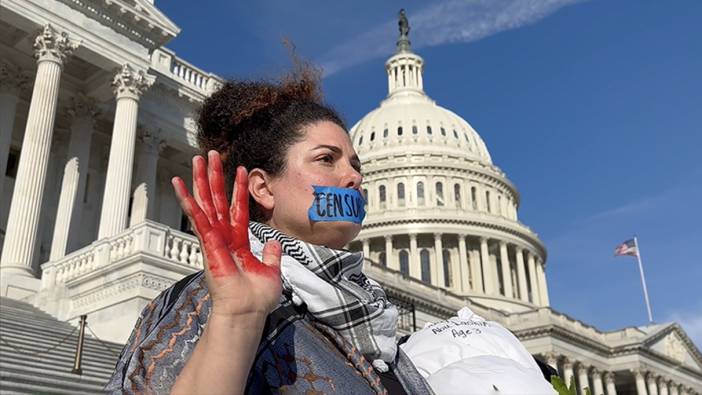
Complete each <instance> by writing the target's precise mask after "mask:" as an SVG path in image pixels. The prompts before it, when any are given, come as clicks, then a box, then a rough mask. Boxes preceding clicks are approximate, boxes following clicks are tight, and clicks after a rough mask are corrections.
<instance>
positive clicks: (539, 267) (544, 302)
mask: <svg viewBox="0 0 702 395" xmlns="http://www.w3.org/2000/svg"><path fill="white" fill-rule="evenodd" d="M545 266H546V265H545V264H544V262H542V261H541V259H539V260H538V262H536V275H537V277H538V282H539V299H540V300H541V306H549V305H550V303H549V301H548V285H547V284H546V273H545V272H544V270H545Z"/></svg>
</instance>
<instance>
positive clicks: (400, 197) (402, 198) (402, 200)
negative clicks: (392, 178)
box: [397, 183, 405, 207]
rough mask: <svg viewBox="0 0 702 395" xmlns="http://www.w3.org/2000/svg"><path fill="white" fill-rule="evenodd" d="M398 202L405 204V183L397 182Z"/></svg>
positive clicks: (402, 205)
mask: <svg viewBox="0 0 702 395" xmlns="http://www.w3.org/2000/svg"><path fill="white" fill-rule="evenodd" d="M397 204H398V206H401V207H404V206H405V184H403V183H399V184H397Z"/></svg>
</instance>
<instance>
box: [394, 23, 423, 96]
mask: <svg viewBox="0 0 702 395" xmlns="http://www.w3.org/2000/svg"><path fill="white" fill-rule="evenodd" d="M398 25H399V30H400V38H399V39H398V40H397V50H396V52H395V55H393V56H392V57H391V58H390V59H388V61H387V62H385V70H386V71H387V73H388V97H390V96H393V95H395V94H398V93H409V94H420V95H424V88H423V80H422V72H423V68H424V60H422V58H421V57H420V56H419V55H417V54H415V53H413V52H412V48H411V47H410V40H409V31H410V27H409V21H408V20H407V16H406V15H405V10H404V9H402V10H400V16H399V22H398Z"/></svg>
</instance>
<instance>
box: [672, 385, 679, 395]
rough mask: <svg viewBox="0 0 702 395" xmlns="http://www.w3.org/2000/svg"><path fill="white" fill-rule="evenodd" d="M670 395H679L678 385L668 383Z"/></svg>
mask: <svg viewBox="0 0 702 395" xmlns="http://www.w3.org/2000/svg"><path fill="white" fill-rule="evenodd" d="M670 395H680V391H678V385H677V384H675V383H672V382H671V383H670Z"/></svg>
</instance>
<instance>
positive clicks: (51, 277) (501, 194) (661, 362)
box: [0, 0, 702, 395]
mask: <svg viewBox="0 0 702 395" xmlns="http://www.w3.org/2000/svg"><path fill="white" fill-rule="evenodd" d="M0 11H1V12H0V246H1V248H2V255H1V258H0V294H2V295H3V296H9V297H12V298H16V299H23V300H28V301H31V302H33V303H34V304H35V305H36V306H38V307H40V308H41V309H43V310H44V311H47V312H48V313H50V314H52V315H54V316H56V317H58V318H59V319H62V320H74V319H76V317H78V316H79V315H81V314H88V320H89V322H90V325H91V327H92V328H93V330H95V331H96V332H97V334H98V336H100V337H103V338H105V339H110V340H115V341H125V340H126V337H127V336H128V334H129V332H130V331H131V328H132V327H133V324H134V322H135V320H136V318H137V316H138V314H139V312H140V310H141V309H142V308H143V307H144V306H145V305H146V303H148V301H149V300H151V299H152V298H153V297H155V296H156V295H157V294H158V293H159V292H160V291H161V290H163V289H165V288H166V287H168V286H169V285H170V284H172V283H173V282H174V281H176V280H177V279H179V278H181V277H183V276H184V275H186V274H188V273H192V272H193V271H196V270H199V269H200V268H201V267H202V257H201V255H200V251H199V246H198V244H197V240H196V239H195V238H194V237H193V236H192V235H191V234H189V233H188V232H187V228H186V227H187V222H186V221H183V216H182V214H181V212H180V209H179V207H178V205H177V202H176V200H175V198H174V196H173V194H172V192H171V188H170V182H169V180H170V178H171V177H173V176H175V175H179V176H183V177H184V178H185V179H188V178H189V177H188V174H189V166H190V158H191V157H192V155H193V154H194V153H196V152H197V148H196V144H195V134H194V133H195V122H194V113H195V111H196V109H197V107H198V105H199V104H200V103H201V102H202V100H203V99H204V98H205V97H206V96H207V95H208V94H210V93H211V92H212V91H213V90H214V89H216V88H217V86H218V85H219V84H221V83H222V81H221V80H220V78H218V77H217V76H215V75H212V74H210V73H207V72H206V71H203V70H201V69H199V68H197V67H196V66H194V65H192V64H190V63H188V62H187V61H185V60H183V59H181V58H178V57H177V56H176V54H175V53H173V52H172V51H170V50H168V49H167V48H166V47H165V46H164V45H165V44H166V43H167V42H168V41H169V40H170V39H172V38H173V37H175V36H176V35H178V34H179V33H180V29H179V28H178V27H177V26H176V25H175V24H174V23H173V22H172V21H170V20H169V19H168V18H167V16H165V15H163V14H162V13H161V12H160V11H159V10H158V8H157V7H156V5H154V4H153V3H152V2H150V1H147V0H111V1H105V2H102V1H98V2H86V1H84V0H3V2H2V3H0ZM407 44H408V43H407ZM423 65H424V61H423V59H422V58H421V57H419V56H418V55H416V54H414V53H412V52H411V50H410V49H409V45H407V46H403V47H402V50H398V52H397V53H395V54H394V55H392V56H391V57H390V59H388V61H387V63H386V72H387V75H388V90H389V91H388V97H387V98H386V99H385V100H384V101H383V102H382V103H381V105H380V107H379V108H378V109H376V110H373V111H372V112H370V113H369V114H368V115H366V116H365V117H364V118H363V119H362V120H360V121H359V122H358V123H357V124H356V125H355V126H354V127H353V128H352V130H351V137H352V140H353V142H354V145H355V146H356V149H357V151H358V153H359V155H360V157H361V159H362V161H363V167H364V173H365V176H366V178H365V189H366V193H367V196H368V207H367V209H368V217H367V220H366V223H365V225H364V228H363V231H362V232H361V234H360V235H359V238H358V239H357V241H354V242H353V243H351V244H350V246H349V247H350V248H352V249H358V250H362V251H364V252H365V253H366V256H367V258H368V259H367V265H366V271H367V273H369V275H370V276H372V277H374V278H375V279H377V280H379V281H380V282H381V283H383V285H384V286H385V288H386V289H387V290H388V293H389V294H390V295H391V296H392V297H393V298H394V299H395V300H396V301H398V304H400V305H401V306H402V311H403V314H402V316H401V321H400V327H401V329H402V331H404V332H407V331H411V330H412V328H413V327H418V326H421V325H423V324H424V323H425V322H428V321H432V320H436V319H440V318H444V317H446V316H448V315H450V314H452V313H454V312H455V311H456V310H458V309H459V308H460V307H462V306H464V305H466V304H467V305H469V306H471V308H472V309H473V310H474V311H476V312H477V313H479V314H481V315H483V316H485V317H487V318H489V319H493V320H496V321H499V322H502V323H503V324H504V325H506V326H507V327H508V328H510V329H511V330H512V331H514V332H515V333H516V334H517V335H518V336H519V337H520V338H521V339H522V341H523V342H524V344H525V345H526V346H527V348H528V349H529V350H530V351H531V352H532V353H534V354H535V355H537V356H538V357H540V358H542V359H543V360H544V361H546V362H548V363H549V364H551V365H552V366H554V367H556V368H557V369H559V371H560V372H561V374H562V375H563V376H565V377H574V378H575V380H576V383H577V385H578V387H579V388H584V387H589V388H591V389H592V390H593V391H594V392H593V393H594V394H597V395H599V394H608V395H610V394H616V393H619V394H639V395H643V394H646V395H653V394H660V395H664V394H670V395H673V394H688V393H689V394H694V393H697V394H699V393H702V355H701V354H700V351H699V350H698V349H697V348H696V347H695V345H694V344H693V343H692V342H691V341H690V339H689V338H688V336H687V335H686V334H685V333H684V331H683V330H682V329H681V327H680V326H679V325H678V324H675V323H669V324H661V325H651V326H646V327H639V328H634V327H632V328H625V329H622V330H619V331H614V332H602V331H600V330H598V329H596V328H594V327H591V326H589V325H587V324H584V323H582V322H580V321H577V320H575V319H573V318H570V317H568V316H567V315H564V314H562V313H559V312H557V311H555V310H553V309H551V308H550V307H549V295H548V287H547V280H546V262H547V254H546V249H545V246H544V245H543V243H542V242H541V241H540V240H539V238H538V236H537V234H536V233H535V232H534V231H532V230H531V229H530V228H529V227H527V226H526V225H524V224H522V223H521V222H519V220H518V207H519V193H518V191H517V189H516V187H515V186H514V185H513V184H512V183H511V182H510V181H509V179H508V178H507V176H506V175H505V174H504V173H503V172H502V171H501V170H500V169H499V168H498V167H496V166H495V165H494V164H493V162H492V157H491V156H490V153H489V152H488V149H487V147H486V146H485V143H484V142H483V141H482V139H481V138H480V136H479V135H478V133H477V132H476V131H475V130H474V129H473V128H472V127H471V126H470V125H469V124H468V123H467V122H466V121H465V120H463V119H462V118H460V117H459V116H458V115H456V114H454V113H452V112H451V111H449V110H446V109H444V108H442V107H440V106H438V105H437V104H436V103H435V102H434V101H433V100H431V99H430V98H429V97H428V96H426V94H425V93H424V90H423V80H422V71H423ZM497 156H498V157H499V153H498V155H497ZM555 264H557V263H555Z"/></svg>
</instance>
